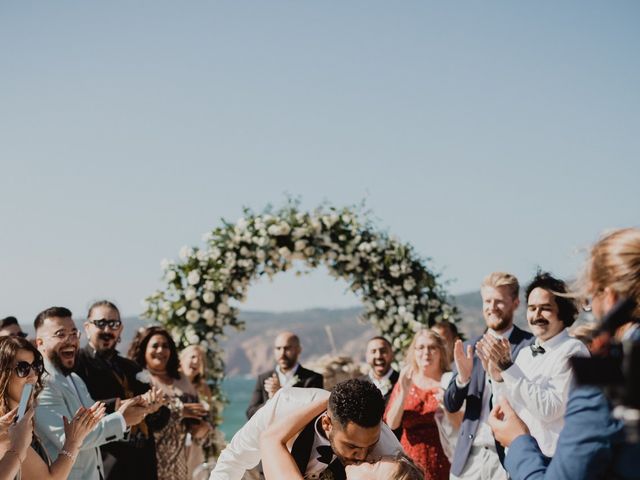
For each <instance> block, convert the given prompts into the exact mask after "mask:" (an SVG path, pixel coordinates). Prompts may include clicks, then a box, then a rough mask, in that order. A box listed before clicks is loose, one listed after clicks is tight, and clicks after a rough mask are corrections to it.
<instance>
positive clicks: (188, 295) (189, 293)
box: [184, 287, 198, 301]
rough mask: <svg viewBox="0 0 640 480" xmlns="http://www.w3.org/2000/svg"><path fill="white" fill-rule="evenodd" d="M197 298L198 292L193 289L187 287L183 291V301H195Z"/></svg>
mask: <svg viewBox="0 0 640 480" xmlns="http://www.w3.org/2000/svg"><path fill="white" fill-rule="evenodd" d="M197 296H198V292H197V291H196V289H195V288H193V287H189V288H187V289H186V290H185V291H184V298H185V300H188V301H191V300H195V298H196V297H197Z"/></svg>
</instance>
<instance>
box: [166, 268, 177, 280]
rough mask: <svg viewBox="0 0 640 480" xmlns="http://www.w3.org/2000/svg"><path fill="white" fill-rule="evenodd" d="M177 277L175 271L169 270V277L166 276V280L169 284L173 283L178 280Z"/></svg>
mask: <svg viewBox="0 0 640 480" xmlns="http://www.w3.org/2000/svg"><path fill="white" fill-rule="evenodd" d="M177 276H178V275H177V274H176V272H175V271H173V270H169V271H168V272H167V275H166V276H165V278H166V279H167V281H168V282H173V281H174V280H175V279H176V277H177Z"/></svg>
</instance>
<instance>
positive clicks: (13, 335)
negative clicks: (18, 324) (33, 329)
mask: <svg viewBox="0 0 640 480" xmlns="http://www.w3.org/2000/svg"><path fill="white" fill-rule="evenodd" d="M9 336H10V337H20V338H27V337H28V334H26V333H24V332H18V333H11V334H9Z"/></svg>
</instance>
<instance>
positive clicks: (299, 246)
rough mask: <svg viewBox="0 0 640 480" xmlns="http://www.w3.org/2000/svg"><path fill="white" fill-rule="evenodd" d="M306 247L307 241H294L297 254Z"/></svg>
mask: <svg viewBox="0 0 640 480" xmlns="http://www.w3.org/2000/svg"><path fill="white" fill-rule="evenodd" d="M306 247H307V241H306V240H296V243H295V244H294V247H293V248H294V249H295V250H296V251H297V252H301V251H303V250H304V249H305V248H306Z"/></svg>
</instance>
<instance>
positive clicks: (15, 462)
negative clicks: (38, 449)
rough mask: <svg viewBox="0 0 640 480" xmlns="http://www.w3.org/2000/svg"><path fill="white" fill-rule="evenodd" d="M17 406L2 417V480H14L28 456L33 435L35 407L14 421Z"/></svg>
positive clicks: (0, 477) (0, 444) (0, 463)
mask: <svg viewBox="0 0 640 480" xmlns="http://www.w3.org/2000/svg"><path fill="white" fill-rule="evenodd" d="M17 412H18V409H17V408H14V409H12V410H9V412H8V413H6V414H4V415H2V416H1V417H0V480H14V478H16V476H17V475H18V474H19V473H20V466H21V465H22V463H23V462H24V461H25V459H26V458H27V452H28V450H29V448H30V444H31V438H32V435H33V422H32V420H33V408H30V409H28V410H27V411H26V412H25V414H24V415H23V416H22V418H21V419H20V420H18V421H17V422H15V423H14V421H15V418H16V413H17Z"/></svg>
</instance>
